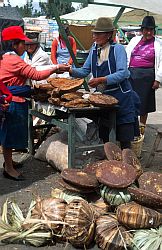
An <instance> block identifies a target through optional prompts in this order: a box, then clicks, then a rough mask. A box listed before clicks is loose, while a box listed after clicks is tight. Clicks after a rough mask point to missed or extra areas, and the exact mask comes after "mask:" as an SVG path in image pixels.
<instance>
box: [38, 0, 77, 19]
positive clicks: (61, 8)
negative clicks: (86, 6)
mask: <svg viewBox="0 0 162 250" xmlns="http://www.w3.org/2000/svg"><path fill="white" fill-rule="evenodd" d="M54 4H55V6H56V8H57V11H58V14H59V15H64V14H67V13H70V12H73V11H75V9H74V7H73V6H72V3H67V2H65V1H63V0H48V2H47V3H42V2H39V6H40V8H41V12H43V13H44V14H45V15H46V16H47V18H53V17H54Z"/></svg>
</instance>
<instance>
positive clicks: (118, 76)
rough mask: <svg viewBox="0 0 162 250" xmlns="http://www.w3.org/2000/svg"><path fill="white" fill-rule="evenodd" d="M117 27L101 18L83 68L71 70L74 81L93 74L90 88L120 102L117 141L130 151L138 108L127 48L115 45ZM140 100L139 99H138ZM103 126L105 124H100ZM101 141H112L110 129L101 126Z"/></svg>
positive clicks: (95, 28) (110, 21)
mask: <svg viewBox="0 0 162 250" xmlns="http://www.w3.org/2000/svg"><path fill="white" fill-rule="evenodd" d="M113 32H114V26H113V23H112V20H111V19H110V18H108V17H100V18H99V19H98V20H97V22H96V25H95V27H94V29H93V30H92V34H93V40H94V44H93V45H92V48H91V50H90V53H89V56H88V58H87V60H86V61H85V63H84V65H83V67H82V68H70V70H69V72H70V74H71V75H72V76H73V77H80V78H83V77H86V76H88V75H89V74H90V73H92V75H93V78H92V79H91V80H90V81H89V82H88V84H89V86H90V87H92V88H96V90H97V91H100V92H101V93H103V94H106V95H111V96H114V97H115V98H117V99H118V100H119V105H120V106H119V110H118V112H117V121H116V122H117V139H118V140H119V141H120V144H121V148H122V149H123V148H130V147H131V141H132V140H133V139H134V122H135V105H134V99H133V92H132V88H131V86H130V83H129V81H128V77H129V71H128V69H127V57H126V52H125V49H124V46H123V45H121V44H115V43H114V42H113ZM137 99H138V97H137ZM101 122H102V121H101ZM99 128H100V131H99V132H100V138H102V139H103V141H104V142H106V141H108V140H109V132H108V130H107V128H106V127H105V126H104V125H102V124H99Z"/></svg>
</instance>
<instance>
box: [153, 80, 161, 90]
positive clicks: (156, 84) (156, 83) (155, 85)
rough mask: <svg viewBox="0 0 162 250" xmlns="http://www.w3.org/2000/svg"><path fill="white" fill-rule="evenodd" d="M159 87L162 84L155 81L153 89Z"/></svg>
mask: <svg viewBox="0 0 162 250" xmlns="http://www.w3.org/2000/svg"><path fill="white" fill-rule="evenodd" d="M159 85H160V82H158V81H156V80H155V81H154V83H153V85H152V89H158V88H159Z"/></svg>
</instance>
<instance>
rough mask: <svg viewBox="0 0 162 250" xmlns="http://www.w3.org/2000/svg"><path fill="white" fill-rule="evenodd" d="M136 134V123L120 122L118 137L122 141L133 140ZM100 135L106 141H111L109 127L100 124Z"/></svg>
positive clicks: (117, 128) (117, 130)
mask: <svg viewBox="0 0 162 250" xmlns="http://www.w3.org/2000/svg"><path fill="white" fill-rule="evenodd" d="M134 136H135V131H134V123H125V124H120V125H118V126H117V127H116V139H117V141H120V142H129V141H133V139H134ZM99 137H100V138H101V139H102V140H103V142H104V143H106V142H108V141H109V129H108V128H107V127H105V126H104V125H102V124H99Z"/></svg>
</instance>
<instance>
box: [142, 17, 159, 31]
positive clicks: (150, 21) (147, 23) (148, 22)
mask: <svg viewBox="0 0 162 250" xmlns="http://www.w3.org/2000/svg"><path fill="white" fill-rule="evenodd" d="M156 27H157V26H156V25H155V19H154V17H153V16H145V17H144V18H143V21H142V24H141V28H150V29H155V28H156Z"/></svg>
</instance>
